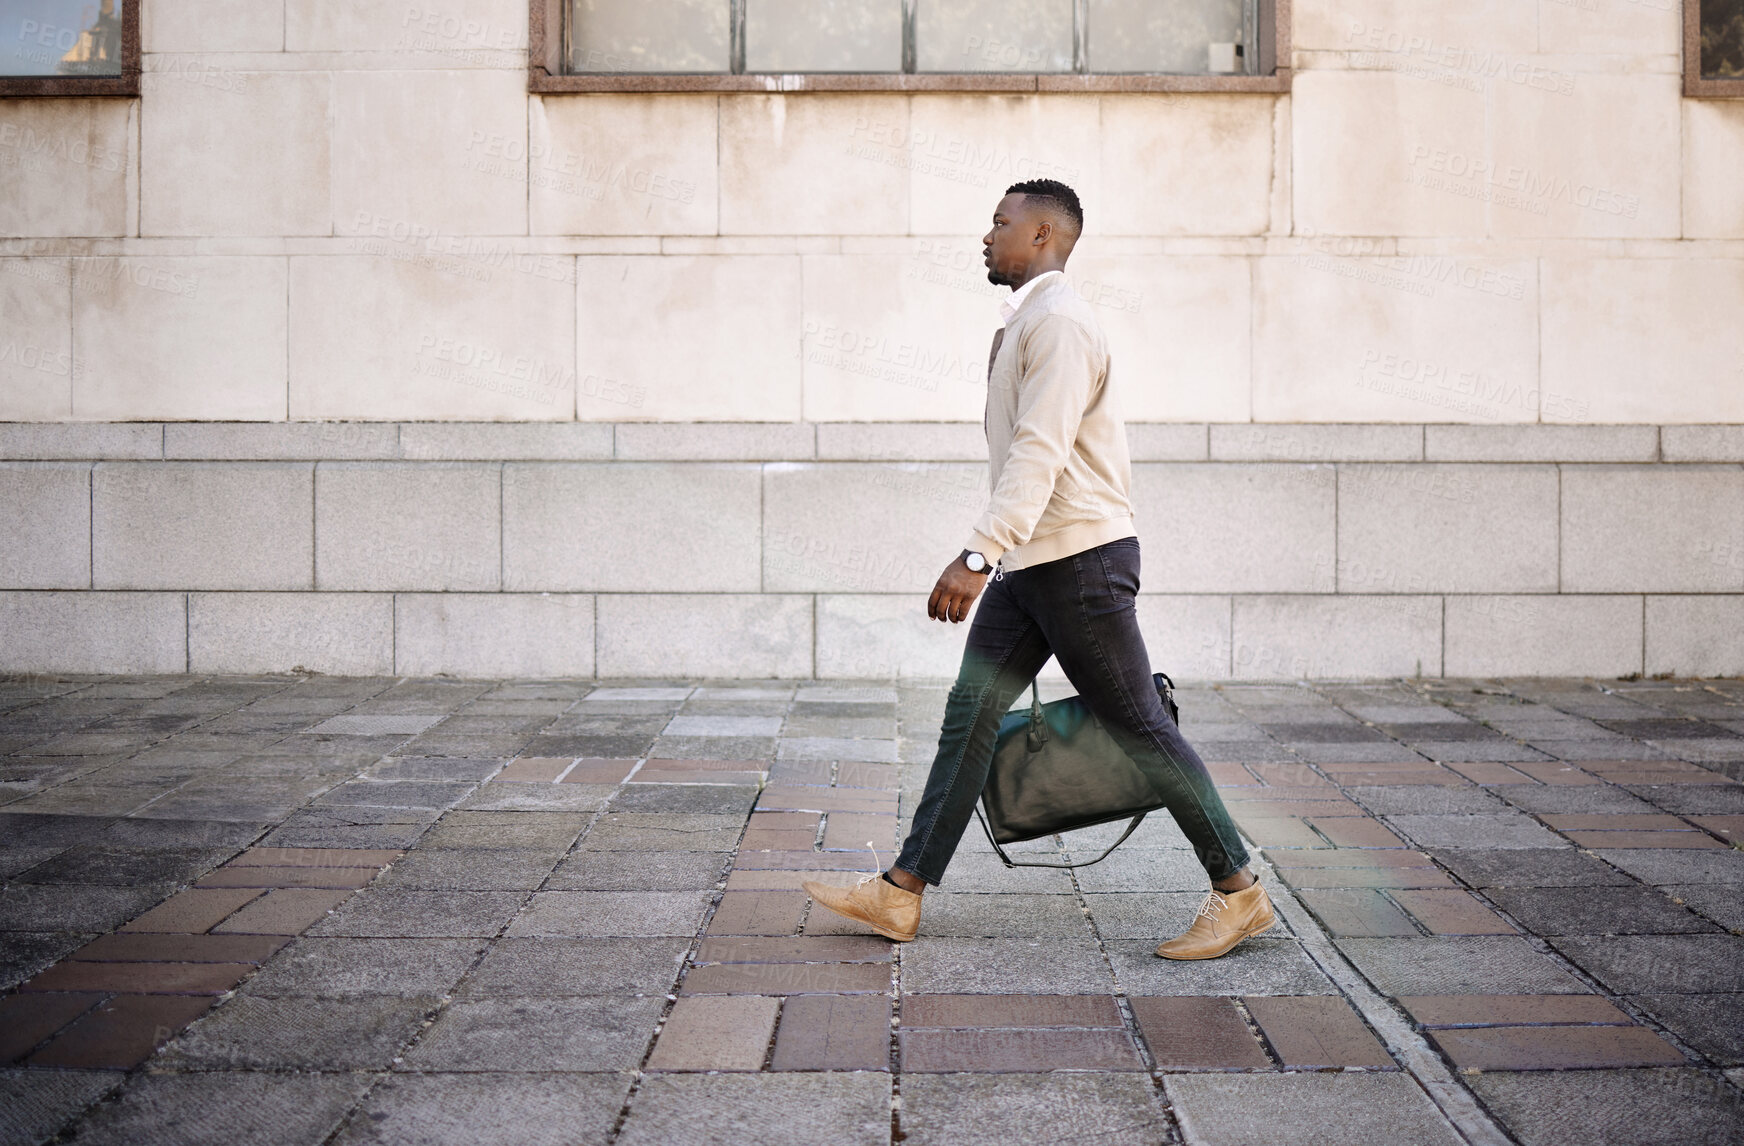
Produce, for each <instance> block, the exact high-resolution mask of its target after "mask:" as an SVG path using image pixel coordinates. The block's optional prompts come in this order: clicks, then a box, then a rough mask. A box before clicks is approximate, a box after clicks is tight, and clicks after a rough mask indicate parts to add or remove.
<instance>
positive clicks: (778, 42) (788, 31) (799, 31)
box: [745, 0, 902, 73]
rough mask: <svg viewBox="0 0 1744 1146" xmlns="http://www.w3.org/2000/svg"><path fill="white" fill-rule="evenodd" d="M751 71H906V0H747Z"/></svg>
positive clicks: (747, 56)
mask: <svg viewBox="0 0 1744 1146" xmlns="http://www.w3.org/2000/svg"><path fill="white" fill-rule="evenodd" d="M745 70H746V71H747V72H753V73H756V72H900V71H901V70H902V0H745Z"/></svg>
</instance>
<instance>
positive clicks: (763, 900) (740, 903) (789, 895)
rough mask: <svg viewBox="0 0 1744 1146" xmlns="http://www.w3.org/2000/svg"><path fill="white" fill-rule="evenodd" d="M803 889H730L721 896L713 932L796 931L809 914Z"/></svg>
mask: <svg viewBox="0 0 1744 1146" xmlns="http://www.w3.org/2000/svg"><path fill="white" fill-rule="evenodd" d="M807 902H808V900H807V897H806V894H805V892H803V891H729V892H727V893H726V894H725V895H723V896H721V903H720V906H719V907H717V908H715V914H714V918H713V919H711V920H709V926H708V933H709V934H710V935H792V934H793V933H794V932H796V931H798V930H799V924H800V920H802V919H804V918H805V905H806V903H807Z"/></svg>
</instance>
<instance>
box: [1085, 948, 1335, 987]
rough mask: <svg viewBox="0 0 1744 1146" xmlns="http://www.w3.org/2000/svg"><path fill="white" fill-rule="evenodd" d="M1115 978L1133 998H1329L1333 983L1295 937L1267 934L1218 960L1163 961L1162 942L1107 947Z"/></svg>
mask: <svg viewBox="0 0 1744 1146" xmlns="http://www.w3.org/2000/svg"><path fill="white" fill-rule="evenodd" d="M1106 946H1107V948H1108V958H1109V961H1110V962H1111V963H1113V965H1114V974H1115V976H1116V977H1117V978H1118V979H1119V980H1120V984H1121V986H1122V987H1123V988H1125V990H1126V992H1127V993H1128V994H1130V995H1217V994H1226V993H1227V994H1241V995H1324V994H1331V993H1333V986H1332V983H1331V981H1330V980H1329V979H1327V978H1326V976H1325V975H1324V974H1322V973H1321V971H1320V969H1319V968H1318V967H1316V966H1315V965H1314V961H1313V960H1312V959H1310V958H1309V957H1308V954H1307V952H1305V951H1303V950H1302V945H1301V944H1300V943H1298V942H1296V941H1295V940H1294V939H1290V938H1287V937H1284V936H1276V937H1274V935H1273V934H1271V933H1268V934H1266V935H1259V936H1255V937H1254V938H1251V939H1245V940H1243V941H1242V942H1241V944H1240V945H1239V946H1238V947H1236V948H1235V950H1233V951H1231V952H1230V953H1229V954H1227V955H1224V956H1222V957H1221V958H1219V959H1215V960H1205V961H1198V962H1190V961H1183V960H1176V959H1160V958H1158V957H1157V955H1156V947H1157V941H1156V940H1154V939H1152V940H1117V941H1110V942H1109V943H1108V944H1107V945H1106Z"/></svg>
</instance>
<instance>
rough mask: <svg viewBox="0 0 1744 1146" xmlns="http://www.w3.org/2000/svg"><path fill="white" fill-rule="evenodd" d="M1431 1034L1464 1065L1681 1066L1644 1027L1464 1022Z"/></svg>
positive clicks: (1525, 1067)
mask: <svg viewBox="0 0 1744 1146" xmlns="http://www.w3.org/2000/svg"><path fill="white" fill-rule="evenodd" d="M1429 1037H1430V1039H1431V1040H1432V1041H1433V1042H1434V1043H1435V1045H1436V1046H1437V1047H1439V1048H1440V1049H1441V1052H1442V1053H1443V1054H1445V1055H1446V1056H1447V1057H1448V1059H1449V1060H1451V1061H1452V1063H1453V1065H1454V1066H1455V1067H1458V1068H1459V1069H1461V1070H1573V1069H1587V1068H1592V1067H1620V1066H1681V1065H1682V1064H1683V1063H1684V1062H1685V1061H1686V1060H1685V1059H1684V1057H1683V1055H1682V1054H1681V1053H1679V1051H1678V1050H1677V1048H1675V1047H1673V1046H1672V1045H1671V1044H1669V1043H1667V1042H1666V1041H1665V1040H1664V1039H1662V1038H1660V1037H1659V1036H1658V1035H1656V1034H1654V1033H1653V1032H1652V1031H1650V1030H1647V1029H1645V1028H1643V1027H1634V1026H1628V1027H1625V1026H1608V1027H1462V1028H1455V1029H1444V1030H1434V1031H1431V1032H1430V1035H1429Z"/></svg>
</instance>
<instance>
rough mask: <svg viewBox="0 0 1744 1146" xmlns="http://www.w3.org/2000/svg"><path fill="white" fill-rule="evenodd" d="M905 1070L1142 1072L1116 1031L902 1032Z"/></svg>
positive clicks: (1129, 1046)
mask: <svg viewBox="0 0 1744 1146" xmlns="http://www.w3.org/2000/svg"><path fill="white" fill-rule="evenodd" d="M899 1038H900V1045H901V1050H902V1069H903V1070H911V1071H915V1072H916V1073H920V1074H946V1073H954V1072H957V1071H968V1072H973V1073H977V1074H1001V1073H1012V1072H1016V1073H1030V1072H1035V1071H1049V1070H1106V1071H1125V1070H1143V1069H1144V1066H1143V1064H1142V1063H1141V1062H1140V1061H1139V1057H1138V1051H1137V1050H1136V1049H1135V1048H1134V1047H1133V1045H1132V1039H1131V1038H1130V1037H1128V1035H1127V1033H1126V1032H1125V1031H1118V1030H1092V1031H1079V1030H1072V1031H1066V1030H1057V1029H1056V1030H1039V1031H1036V1030H996V1031H987V1030H983V1031H957V1030H950V1031H944V1030H907V1029H905V1030H903V1031H902V1032H900V1035H899Z"/></svg>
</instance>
